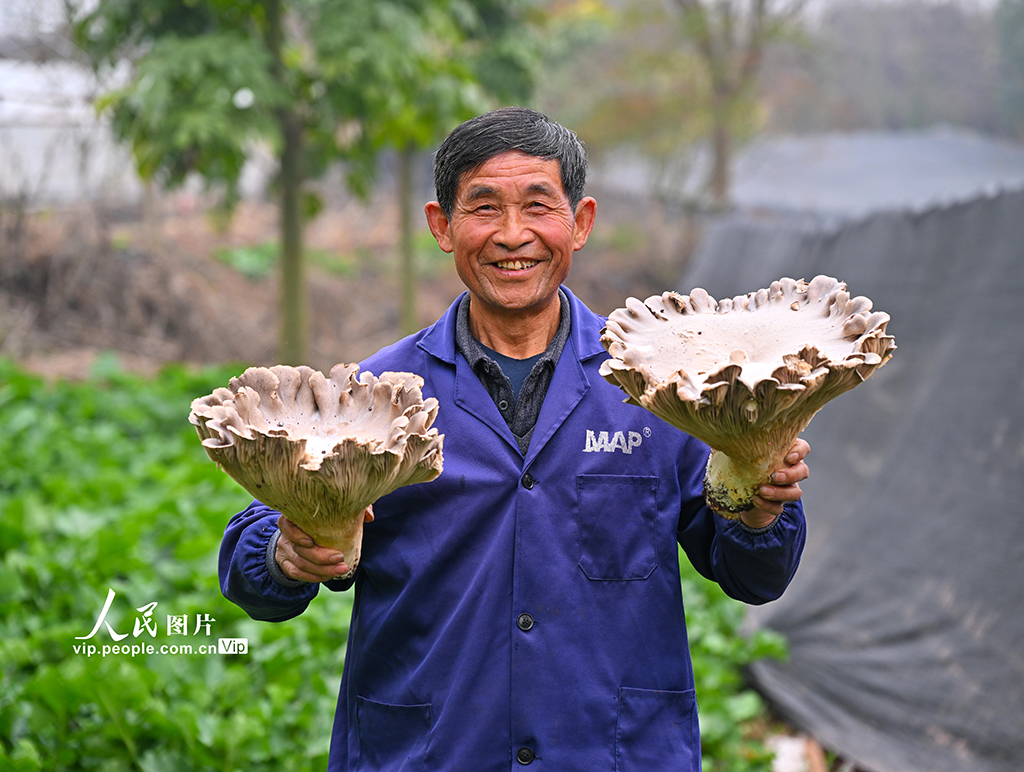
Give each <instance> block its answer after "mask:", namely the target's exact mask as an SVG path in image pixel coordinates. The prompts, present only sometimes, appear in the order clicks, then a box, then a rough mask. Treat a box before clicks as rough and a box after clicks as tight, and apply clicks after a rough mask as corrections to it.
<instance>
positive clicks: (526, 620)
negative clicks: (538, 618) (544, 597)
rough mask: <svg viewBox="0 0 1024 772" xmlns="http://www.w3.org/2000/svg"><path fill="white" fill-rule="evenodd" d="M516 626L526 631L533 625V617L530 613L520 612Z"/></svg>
mask: <svg viewBox="0 0 1024 772" xmlns="http://www.w3.org/2000/svg"><path fill="white" fill-rule="evenodd" d="M516 626H517V627H518V628H519V629H520V630H522V631H523V632H524V633H525V632H526V631H527V630H530V629H531V628H532V627H533V617H531V616H530V615H529V614H520V615H519V617H518V618H517V619H516Z"/></svg>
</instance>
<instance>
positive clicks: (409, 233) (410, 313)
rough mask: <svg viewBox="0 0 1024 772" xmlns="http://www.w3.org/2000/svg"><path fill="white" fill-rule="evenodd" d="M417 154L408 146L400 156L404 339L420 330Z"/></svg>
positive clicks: (400, 277)
mask: <svg viewBox="0 0 1024 772" xmlns="http://www.w3.org/2000/svg"><path fill="white" fill-rule="evenodd" d="M415 163H416V150H415V148H414V147H413V146H412V145H407V146H406V147H405V148H403V150H402V151H401V153H400V154H399V156H398V180H399V192H398V199H399V202H398V206H399V208H400V210H401V212H400V220H401V237H400V243H399V252H400V253H401V255H400V260H401V267H400V269H399V273H398V283H399V285H400V287H401V289H400V291H399V302H400V304H401V324H402V335H411V334H412V333H414V332H416V330H418V329H419V318H418V314H417V313H416V249H415V245H414V244H413V211H412V199H413V167H414V165H415Z"/></svg>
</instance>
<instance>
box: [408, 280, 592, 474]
mask: <svg viewBox="0 0 1024 772" xmlns="http://www.w3.org/2000/svg"><path fill="white" fill-rule="evenodd" d="M562 290H563V291H564V292H565V294H566V297H567V298H568V299H569V307H570V311H571V313H572V327H571V328H570V330H569V340H568V341H566V345H565V347H564V348H563V349H562V355H561V357H559V361H558V363H557V365H556V366H555V372H554V374H553V375H552V379H551V385H550V386H549V387H548V393H547V396H546V397H545V398H544V404H543V406H542V407H541V411H540V415H539V416H538V418H537V423H536V425H535V426H534V431H533V436H532V438H531V439H530V446H529V448H528V450H527V452H526V458H525V459H524V463H523V470H524V471H525V470H526V468H528V467H529V466H530V464H531V463H532V462H533V459H534V458H536V456H537V454H538V453H540V451H541V450H542V449H543V448H544V446H545V445H546V444H547V443H548V441H549V440H551V438H552V437H553V436H554V435H555V432H556V431H557V430H558V427H559V426H561V425H562V423H564V422H565V420H566V418H568V416H569V414H570V413H571V412H572V411H573V410H574V409H575V408H576V406H577V405H578V404H579V402H580V400H582V399H583V397H584V396H585V395H586V393H587V392H588V391H590V388H591V384H590V380H589V378H588V377H587V374H586V372H585V371H584V368H583V362H585V361H586V360H588V359H593V358H594V357H596V356H599V355H602V354H605V350H604V347H603V346H602V345H601V329H602V327H603V326H604V321H605V320H604V318H603V317H600V316H597V315H596V314H594V313H593V312H592V311H591V310H590V309H589V308H587V307H586V305H584V304H583V303H582V302H581V301H580V300H579V299H578V298H576V297H575V296H574V295H573V294H572V293H571V292H569V290H568V289H566V288H565V287H562ZM465 294H466V293H463V294H462V295H460V296H459V297H458V298H457V299H456V300H455V302H454V303H452V305H451V306H450V307H449V308H448V310H447V311H446V312H445V314H444V316H442V317H441V318H440V319H438V320H437V321H436V322H435V323H434V324H433V325H431V326H430V327H429V328H427V330H426V332H425V333H424V334H423V337H422V338H420V341H419V343H417V345H418V346H419V347H420V348H421V349H423V350H424V351H426V352H427V353H428V354H430V355H431V356H433V357H435V358H437V359H439V360H441V361H442V362H446V363H448V364H449V365H452V366H454V367H455V368H456V370H457V371H458V374H457V376H456V386H455V394H454V395H453V396H454V400H455V405H457V406H458V407H460V408H461V409H463V410H465V411H467V412H468V413H470V414H471V415H474V416H476V418H477V419H479V420H480V421H482V422H483V423H485V424H486V425H487V426H489V427H490V428H491V430H492V431H494V432H495V433H496V434H497V435H498V436H500V437H502V438H503V439H504V440H505V441H506V442H507V443H508V444H509V445H510V446H511V447H512V448H514V449H515V450H516V452H517V453H518V452H519V445H518V443H517V442H516V440H515V438H514V437H513V435H512V431H511V430H510V429H509V428H508V424H506V423H505V419H504V418H502V417H501V414H500V413H499V412H498V409H497V407H495V405H494V401H493V400H492V399H491V398H490V396H489V395H488V394H487V391H486V389H484V387H483V385H482V384H481V383H480V381H479V379H478V378H477V376H476V374H475V373H473V371H472V369H471V368H470V366H469V364H468V363H467V362H466V360H465V359H464V358H461V357H460V356H459V355H458V354H457V348H456V344H455V327H456V324H457V320H458V312H459V303H460V302H461V300H462V298H463V296H464V295H465ZM460 360H461V361H460Z"/></svg>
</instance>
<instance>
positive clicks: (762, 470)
mask: <svg viewBox="0 0 1024 772" xmlns="http://www.w3.org/2000/svg"><path fill="white" fill-rule="evenodd" d="M781 465H782V464H781V459H776V458H774V457H770V458H767V459H758V460H755V461H752V462H748V461H742V460H739V459H736V458H732V457H730V456H727V455H725V453H723V452H722V451H720V450H712V451H711V457H710V458H709V459H708V465H707V468H706V469H705V470H704V500H705V501H707V504H708V506H709V507H711V509H713V510H714V511H715V512H716V513H718V514H719V515H721V516H722V517H725V518H728V519H729V520H738V519H739V517H740V515H741V514H743V513H744V512H747V511H749V510H751V509H753V507H754V503H753V499H754V494H756V493H757V489H758V488H760V487H761V486H762V485H763V484H764V483H766V482H768V481H769V479H770V478H771V475H772V472H774V471H775V470H776V469H778V468H779V467H780V466H781Z"/></svg>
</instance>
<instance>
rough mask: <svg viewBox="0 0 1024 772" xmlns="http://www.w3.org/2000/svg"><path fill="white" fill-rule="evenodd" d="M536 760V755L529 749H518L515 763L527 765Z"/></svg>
mask: <svg viewBox="0 0 1024 772" xmlns="http://www.w3.org/2000/svg"><path fill="white" fill-rule="evenodd" d="M535 758H537V755H536V754H535V753H534V752H533V751H532V750H530V749H529V748H520V749H519V750H517V751H516V761H518V762H519V763H520V764H529V763H530V762H531V761H533V760H534V759H535Z"/></svg>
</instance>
